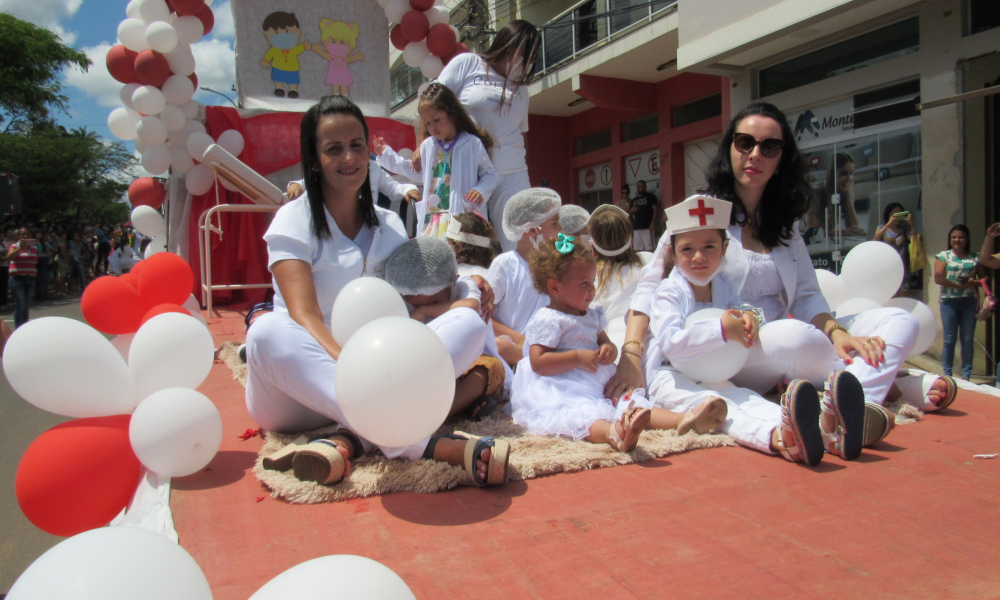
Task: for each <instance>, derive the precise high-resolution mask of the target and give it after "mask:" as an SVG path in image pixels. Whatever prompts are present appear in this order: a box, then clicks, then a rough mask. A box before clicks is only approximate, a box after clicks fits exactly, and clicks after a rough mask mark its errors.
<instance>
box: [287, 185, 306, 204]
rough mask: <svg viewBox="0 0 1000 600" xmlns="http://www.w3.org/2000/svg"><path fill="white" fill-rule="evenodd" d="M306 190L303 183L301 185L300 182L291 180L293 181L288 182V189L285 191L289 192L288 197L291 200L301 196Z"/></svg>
mask: <svg viewBox="0 0 1000 600" xmlns="http://www.w3.org/2000/svg"><path fill="white" fill-rule="evenodd" d="M304 191H305V190H303V189H302V186H301V185H299V184H297V183H295V182H294V181H293V182H291V183H289V184H288V189H286V190H285V193H286V194H288V199H289V200H295V199H296V198H298V197H299V196H301V195H302V192H304Z"/></svg>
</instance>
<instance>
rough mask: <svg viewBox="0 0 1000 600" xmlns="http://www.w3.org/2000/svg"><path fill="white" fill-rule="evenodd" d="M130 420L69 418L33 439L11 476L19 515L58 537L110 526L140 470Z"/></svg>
mask: <svg viewBox="0 0 1000 600" xmlns="http://www.w3.org/2000/svg"><path fill="white" fill-rule="evenodd" d="M91 285H93V284H91ZM131 418H132V417H131V415H117V416H113V417H93V418H88V419H75V420H73V421H69V422H67V423H63V424H61V425H56V426H55V427H53V428H52V429H49V430H48V431H46V432H45V433H43V434H42V435H40V436H38V438H37V439H36V440H35V441H34V442H32V443H31V445H30V446H28V449H27V450H26V451H25V453H24V456H22V457H21V462H20V463H19V464H18V466H17V475H16V476H15V478H14V491H15V493H16V495H17V503H18V505H19V506H20V507H21V511H22V512H24V516H26V517H28V520H29V521H31V522H32V523H34V524H35V526H36V527H38V528H39V529H41V530H42V531H45V532H46V533H51V534H52V535H61V536H64V537H69V536H72V535H76V534H78V533H82V532H84V531H88V530H90V529H96V528H98V527H103V526H105V525H107V524H108V523H110V522H111V520H112V519H114V518H115V517H116V516H117V515H118V513H120V512H121V511H122V509H124V508H125V507H126V506H128V503H129V502H130V501H131V500H132V496H133V495H134V494H135V489H136V486H137V485H138V484H139V477H140V473H141V471H142V465H141V464H140V463H139V459H138V458H136V456H135V452H133V451H132V444H131V443H130V442H129V437H128V426H129V420H130V419H131Z"/></svg>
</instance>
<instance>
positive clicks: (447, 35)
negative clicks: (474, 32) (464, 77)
mask: <svg viewBox="0 0 1000 600" xmlns="http://www.w3.org/2000/svg"><path fill="white" fill-rule="evenodd" d="M456 44H458V38H456V37H455V31H454V30H453V29H452V28H451V26H450V25H448V24H447V23H438V24H437V25H435V26H434V27H431V28H430V29H429V30H428V31H427V49H428V50H430V52H431V54H433V55H434V56H437V57H438V58H445V57H446V56H451V53H452V52H454V51H455V45H456Z"/></svg>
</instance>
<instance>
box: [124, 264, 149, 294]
mask: <svg viewBox="0 0 1000 600" xmlns="http://www.w3.org/2000/svg"><path fill="white" fill-rule="evenodd" d="M145 266H146V261H144V260H140V261H139V262H137V263H135V264H134V265H132V270H131V271H129V272H128V273H127V274H126V275H133V276H135V277H137V278H138V277H139V271H140V270H141V269H143V268H145ZM126 275H122V277H125V276H126ZM119 279H121V277H119ZM129 283H132V282H131V281H129ZM132 285H134V286H135V289H136V290H138V289H139V280H138V279H136V280H135V283H132Z"/></svg>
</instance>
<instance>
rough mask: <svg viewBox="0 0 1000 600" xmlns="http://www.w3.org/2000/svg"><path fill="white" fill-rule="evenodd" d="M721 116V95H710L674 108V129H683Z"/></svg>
mask: <svg viewBox="0 0 1000 600" xmlns="http://www.w3.org/2000/svg"><path fill="white" fill-rule="evenodd" d="M721 114H722V94H712V95H711V96H706V97H704V98H699V99H697V100H692V101H691V102H686V103H684V104H678V105H677V106H675V107H674V127H683V126H684V125H690V124H691V123H697V122H698V121H704V120H705V119H711V118H712V117H718V116H719V115H721Z"/></svg>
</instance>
